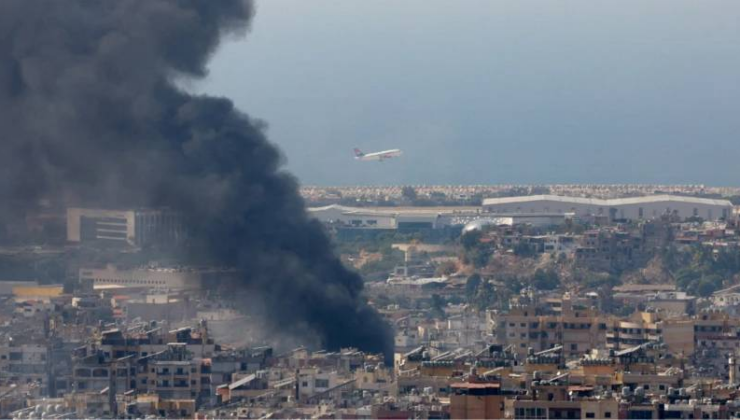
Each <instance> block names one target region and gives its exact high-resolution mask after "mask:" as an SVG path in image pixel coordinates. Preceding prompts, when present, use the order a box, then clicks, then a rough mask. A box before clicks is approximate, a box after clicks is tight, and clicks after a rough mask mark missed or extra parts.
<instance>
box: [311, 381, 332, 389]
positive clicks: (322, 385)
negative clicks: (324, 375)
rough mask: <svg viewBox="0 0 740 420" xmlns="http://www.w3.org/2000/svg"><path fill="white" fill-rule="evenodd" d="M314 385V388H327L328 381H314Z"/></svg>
mask: <svg viewBox="0 0 740 420" xmlns="http://www.w3.org/2000/svg"><path fill="white" fill-rule="evenodd" d="M314 385H315V386H316V388H329V380H328V379H316V381H315V382H314Z"/></svg>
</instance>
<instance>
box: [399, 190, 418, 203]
mask: <svg viewBox="0 0 740 420" xmlns="http://www.w3.org/2000/svg"><path fill="white" fill-rule="evenodd" d="M401 197H403V198H405V199H406V200H408V201H415V200H416V198H417V197H418V195H417V193H416V189H415V188H414V187H411V186H405V187H403V188H402V189H401Z"/></svg>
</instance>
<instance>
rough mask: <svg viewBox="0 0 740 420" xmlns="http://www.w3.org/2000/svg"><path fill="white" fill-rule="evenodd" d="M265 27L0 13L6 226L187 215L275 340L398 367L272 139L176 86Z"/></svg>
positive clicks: (88, 5) (52, 11)
mask: <svg viewBox="0 0 740 420" xmlns="http://www.w3.org/2000/svg"><path fill="white" fill-rule="evenodd" d="M252 15H253V5H252V3H251V2H245V1H242V0H218V1H210V0H208V1H204V0H181V1H158V0H116V1H99V0H74V1H73V0H67V1H56V0H50V1H30V0H3V1H1V2H0V62H1V63H2V65H0V136H1V137H0V142H1V144H2V150H1V151H0V152H1V153H2V154H1V155H0V201H2V203H0V206H2V208H0V215H2V216H3V217H4V218H5V219H6V220H12V217H13V216H14V215H18V214H19V213H24V212H26V211H29V210H33V209H34V206H36V205H37V204H38V202H39V200H40V199H42V198H43V199H52V200H60V201H62V202H73V203H75V204H81V205H90V206H98V207H101V206H102V207H132V206H143V207H170V208H174V209H178V210H180V211H182V212H183V213H184V217H185V220H186V224H187V228H188V229H189V233H190V235H191V239H192V241H191V245H192V247H191V249H194V250H197V252H198V253H201V254H202V255H205V256H206V259H209V260H211V261H213V262H215V263H218V264H223V265H229V266H234V267H237V268H239V269H241V270H243V272H244V273H245V275H244V280H243V283H242V288H241V289H243V290H247V291H249V292H250V293H252V292H253V293H255V294H258V295H259V296H260V298H261V299H262V300H263V305H264V306H265V307H267V308H268V314H269V317H268V319H269V321H268V322H269V323H270V324H269V325H268V327H270V328H275V329H276V330H277V329H279V330H280V331H281V332H283V333H285V332H288V333H292V334H295V335H298V336H301V335H303V336H315V337H318V338H319V341H320V342H321V343H322V344H323V345H324V346H326V347H328V348H332V349H335V348H338V347H340V346H350V345H351V346H358V347H360V348H362V349H365V350H368V351H384V352H388V351H389V348H390V345H391V344H390V340H389V335H388V329H387V327H386V325H385V324H384V323H383V322H382V321H381V319H380V317H379V316H378V314H377V313H376V312H375V311H373V310H372V309H371V308H370V307H369V306H368V305H367V304H366V303H364V301H363V300H362V298H361V296H360V292H361V290H362V281H361V279H360V278H359V277H358V276H357V275H355V274H353V273H351V272H348V271H347V270H346V269H345V268H344V267H343V266H342V265H341V263H340V262H339V261H338V260H337V258H336V257H335V256H334V255H333V253H332V249H331V246H330V243H329V241H328V239H327V237H326V236H325V234H324V233H323V231H322V228H321V226H320V225H319V224H318V223H317V222H314V221H311V220H309V218H308V217H307V216H306V213H305V210H304V203H303V201H302V199H301V198H300V196H299V195H298V193H297V183H296V181H295V180H294V179H293V178H292V177H291V176H290V175H289V174H287V173H285V172H283V171H282V170H281V163H282V162H281V156H280V153H279V152H278V150H277V149H276V148H275V147H274V146H273V145H271V144H270V143H269V142H268V141H267V140H266V138H265V136H264V134H263V130H262V128H263V127H261V125H260V124H259V123H258V122H255V121H254V120H252V119H250V118H249V117H248V116H247V115H245V114H243V113H241V112H239V111H238V110H236V109H234V106H233V104H232V103H231V101H229V100H227V99H224V98H214V97H208V96H194V95H190V94H188V93H185V92H183V91H182V90H180V89H178V88H177V87H176V86H175V85H174V84H173V79H176V78H178V77H190V78H192V77H195V78H197V77H202V76H203V75H204V74H205V72H206V70H205V65H206V62H207V60H208V59H209V57H210V55H211V54H212V53H213V51H214V49H215V48H216V47H217V45H218V43H219V39H220V38H221V37H222V36H223V35H225V34H233V33H236V34H240V33H243V32H245V31H246V30H247V27H248V25H249V22H250V19H251V17H252ZM386 354H387V353H386Z"/></svg>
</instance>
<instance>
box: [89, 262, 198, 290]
mask: <svg viewBox="0 0 740 420" xmlns="http://www.w3.org/2000/svg"><path fill="white" fill-rule="evenodd" d="M79 276H80V277H79V279H80V283H81V284H87V285H92V287H93V288H95V287H101V286H103V287H104V286H120V287H142V288H144V287H146V288H158V289H192V288H197V287H199V286H200V284H201V280H202V272H201V271H200V270H197V269H180V268H136V269H130V270H119V269H118V268H116V267H115V266H112V265H108V266H106V267H104V268H81V269H80V275H79Z"/></svg>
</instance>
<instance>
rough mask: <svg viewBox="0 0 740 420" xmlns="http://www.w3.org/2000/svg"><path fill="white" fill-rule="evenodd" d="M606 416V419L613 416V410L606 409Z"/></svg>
mask: <svg viewBox="0 0 740 420" xmlns="http://www.w3.org/2000/svg"><path fill="white" fill-rule="evenodd" d="M604 418H605V419H610V418H612V412H611V411H604Z"/></svg>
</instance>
